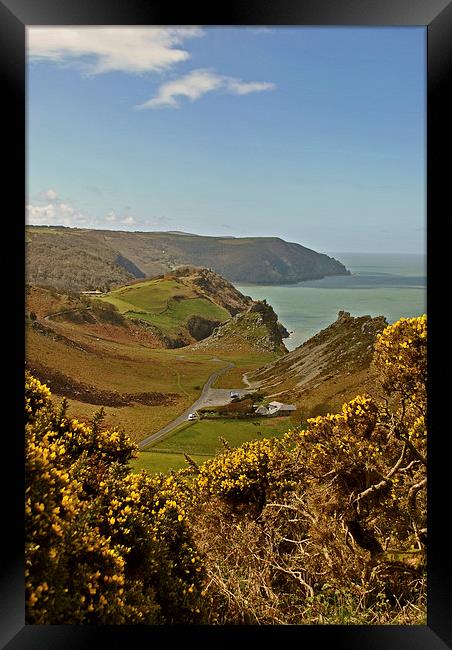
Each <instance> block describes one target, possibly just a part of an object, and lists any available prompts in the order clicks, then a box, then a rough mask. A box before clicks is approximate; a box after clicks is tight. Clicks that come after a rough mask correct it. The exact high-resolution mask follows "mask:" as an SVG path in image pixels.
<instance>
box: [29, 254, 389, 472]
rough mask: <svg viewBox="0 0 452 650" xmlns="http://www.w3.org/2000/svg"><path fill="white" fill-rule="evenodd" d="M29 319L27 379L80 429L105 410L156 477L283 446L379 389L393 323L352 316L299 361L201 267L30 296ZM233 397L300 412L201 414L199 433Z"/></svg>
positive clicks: (274, 322) (248, 303)
mask: <svg viewBox="0 0 452 650" xmlns="http://www.w3.org/2000/svg"><path fill="white" fill-rule="evenodd" d="M26 309H27V318H26V366H27V368H28V369H29V370H30V371H31V372H32V373H33V374H34V375H35V376H36V377H37V378H39V379H40V380H41V381H43V382H45V383H46V384H47V385H48V386H49V388H50V389H51V390H52V393H53V395H54V398H55V400H56V401H57V403H61V401H62V400H63V399H67V400H69V411H68V413H69V415H70V416H71V417H75V418H77V419H79V420H90V419H91V418H92V417H93V415H94V413H95V412H96V411H98V410H99V409H100V408H102V409H103V410H104V424H105V426H108V427H119V428H120V429H122V430H125V431H126V432H127V433H128V434H129V435H130V437H131V438H132V439H133V440H135V441H136V442H137V443H138V445H139V447H140V449H141V451H140V454H139V457H138V458H137V459H136V460H135V461H132V465H133V467H134V468H135V469H136V470H139V469H140V468H142V467H146V468H147V469H148V470H149V471H165V469H168V468H173V469H177V468H179V467H181V466H184V465H186V459H185V456H184V454H185V453H188V454H190V456H191V457H192V458H193V460H195V462H202V459H207V458H210V457H213V456H214V455H215V453H216V452H217V451H218V449H219V446H220V447H221V442H220V439H221V437H223V438H225V440H226V441H227V443H228V444H231V445H232V446H236V445H240V444H242V443H243V442H245V441H247V440H251V439H255V438H259V437H273V436H278V435H280V434H282V433H285V432H286V431H287V430H288V429H289V428H294V427H295V428H296V427H299V426H301V425H303V424H305V423H306V420H307V418H308V417H311V416H315V415H318V414H323V413H325V412H328V411H332V410H333V409H335V408H337V407H338V406H340V404H342V403H343V401H344V400H345V399H347V398H349V397H351V396H353V395H354V394H355V393H356V391H357V390H358V389H360V388H362V387H364V388H366V387H368V388H370V387H371V385H372V372H371V369H370V366H371V357H372V350H373V342H374V340H375V336H376V334H377V333H378V331H380V330H381V329H382V328H383V326H384V322H385V321H384V319H383V318H379V319H378V318H377V319H371V318H370V317H362V318H356V319H355V318H352V317H350V316H349V315H348V314H345V313H342V312H341V313H340V314H339V317H338V320H337V321H336V322H335V323H333V324H332V325H331V326H330V327H329V328H326V329H325V330H323V331H322V332H320V333H318V334H317V335H316V336H315V337H313V338H312V339H310V340H309V341H308V342H306V343H305V344H304V345H303V346H300V347H299V348H297V349H296V350H294V351H292V352H288V351H287V349H286V347H285V345H284V337H285V336H287V331H286V330H285V328H284V326H283V325H282V324H281V323H279V321H278V317H277V314H275V312H274V311H273V309H272V307H271V306H270V305H268V304H267V303H266V301H265V300H264V301H253V300H252V299H251V298H249V297H248V296H245V295H243V294H241V293H240V292H239V291H238V290H237V289H235V288H234V286H233V285H232V284H231V283H230V282H228V281H227V280H225V279H224V278H222V277H221V276H219V275H218V274H216V273H215V272H213V271H211V270H209V269H203V268H200V267H191V266H182V267H179V268H178V269H175V270H173V271H171V272H168V273H166V274H163V275H161V276H157V277H155V278H151V279H146V280H138V281H137V280H134V281H132V282H129V283H127V284H125V285H122V286H120V287H117V288H115V289H113V290H111V291H109V292H103V293H101V294H83V293H77V292H60V291H58V290H56V289H52V288H45V287H39V286H35V285H27V292H26ZM231 389H234V390H238V391H241V392H240V395H245V394H246V393H252V392H254V394H255V395H257V394H258V395H259V400H260V401H262V400H264V401H265V400H267V402H268V401H271V400H272V399H276V400H281V401H284V402H288V403H292V404H293V405H294V406H295V407H296V410H295V411H294V412H293V413H290V414H289V415H285V416H281V417H269V418H266V417H256V416H255V415H253V410H252V409H251V407H249V408H248V412H246V413H244V414H243V416H241V415H240V414H239V413H237V414H232V416H231V415H229V414H227V415H226V414H224V415H221V414H210V415H209V414H203V413H202V410H201V411H200V413H201V418H199V417H197V419H196V420H195V421H188V419H187V418H188V414H189V413H190V412H192V411H194V412H195V413H197V412H198V409H200V408H201V407H205V406H206V405H207V404H208V403H211V404H221V403H228V402H230V401H231V398H230V395H229V392H230V390H231ZM256 390H257V391H258V393H256ZM209 391H210V394H209ZM221 391H223V392H221ZM207 395H209V397H210V402H209V399H207V398H206V397H203V396H207ZM214 395H216V397H213V401H212V396H214ZM206 399H207V401H206ZM215 400H216V401H215ZM254 408H256V406H255V407H254ZM196 459H197V460H196Z"/></svg>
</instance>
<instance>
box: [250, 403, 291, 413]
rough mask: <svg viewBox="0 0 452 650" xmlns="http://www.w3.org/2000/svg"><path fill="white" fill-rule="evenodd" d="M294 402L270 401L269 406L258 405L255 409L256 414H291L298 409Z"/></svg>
mask: <svg viewBox="0 0 452 650" xmlns="http://www.w3.org/2000/svg"><path fill="white" fill-rule="evenodd" d="M296 410H297V407H296V406H295V405H294V404H283V403H282V402H270V404H269V405H268V406H263V405H261V406H258V407H257V409H256V410H255V413H256V415H289V413H292V412H293V411H296Z"/></svg>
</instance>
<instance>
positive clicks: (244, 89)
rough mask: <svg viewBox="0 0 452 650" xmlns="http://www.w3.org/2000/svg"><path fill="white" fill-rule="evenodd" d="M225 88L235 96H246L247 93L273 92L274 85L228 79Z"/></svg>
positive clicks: (265, 82) (263, 82)
mask: <svg viewBox="0 0 452 650" xmlns="http://www.w3.org/2000/svg"><path fill="white" fill-rule="evenodd" d="M226 83H227V87H228V89H229V91H230V92H232V93H234V94H236V95H248V93H258V92H261V91H262V90H274V89H275V88H276V86H275V84H274V83H271V82H269V81H240V79H228V80H227V82H226Z"/></svg>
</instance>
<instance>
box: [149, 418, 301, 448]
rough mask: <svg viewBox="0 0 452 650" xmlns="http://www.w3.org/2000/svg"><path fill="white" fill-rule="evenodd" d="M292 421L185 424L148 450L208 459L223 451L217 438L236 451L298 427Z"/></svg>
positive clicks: (222, 420)
mask: <svg viewBox="0 0 452 650" xmlns="http://www.w3.org/2000/svg"><path fill="white" fill-rule="evenodd" d="M294 420H295V419H294V418H290V417H279V418H268V419H266V418H215V419H212V420H207V419H206V420H198V421H195V422H187V423H185V424H183V425H181V426H180V427H178V428H177V429H175V430H174V432H173V433H171V434H170V435H169V436H168V437H167V438H165V439H164V440H162V441H160V442H158V443H156V444H154V445H153V446H152V448H151V447H150V448H149V450H151V449H152V451H153V452H165V453H173V454H174V453H176V454H177V453H179V454H182V453H184V452H185V453H187V454H190V456H191V455H192V454H193V455H197V454H201V455H206V456H210V457H212V456H214V455H215V453H216V452H217V451H218V450H220V449H223V444H222V443H221V441H220V436H221V437H223V438H224V439H225V440H227V442H228V443H229V444H230V445H231V447H238V446H239V445H241V444H243V443H244V442H246V441H248V440H255V439H259V438H273V437H275V436H276V437H278V436H281V435H282V434H284V433H285V432H286V431H287V430H288V429H290V428H291V427H294V426H296V425H297V424H298V422H295V421H294Z"/></svg>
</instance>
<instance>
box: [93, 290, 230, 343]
mask: <svg viewBox="0 0 452 650" xmlns="http://www.w3.org/2000/svg"><path fill="white" fill-rule="evenodd" d="M102 300H104V301H106V302H111V303H112V304H114V305H115V306H116V307H117V308H118V310H119V311H120V312H121V313H122V314H124V315H125V316H126V317H128V318H139V319H141V320H146V321H148V322H150V323H152V324H153V325H155V326H156V327H158V328H159V329H161V330H162V332H163V333H164V334H168V335H176V334H179V333H180V331H181V327H183V326H185V325H186V323H187V321H188V319H189V318H190V317H192V316H200V317H202V318H205V319H207V320H212V321H220V322H222V323H223V322H225V321H226V320H228V319H229V318H230V314H229V312H228V311H227V310H226V309H224V308H223V307H219V306H218V305H216V304H214V303H213V302H211V301H210V300H209V299H207V298H200V297H199V296H198V295H197V294H196V293H195V292H194V291H193V290H192V289H190V287H187V286H186V285H185V284H183V283H181V282H177V281H176V280H165V279H156V280H149V281H147V282H140V283H136V284H133V285H131V286H126V287H121V288H119V289H115V290H113V291H111V292H110V293H108V294H107V295H106V296H103V297H102Z"/></svg>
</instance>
